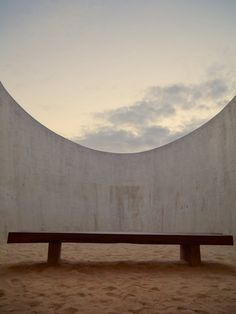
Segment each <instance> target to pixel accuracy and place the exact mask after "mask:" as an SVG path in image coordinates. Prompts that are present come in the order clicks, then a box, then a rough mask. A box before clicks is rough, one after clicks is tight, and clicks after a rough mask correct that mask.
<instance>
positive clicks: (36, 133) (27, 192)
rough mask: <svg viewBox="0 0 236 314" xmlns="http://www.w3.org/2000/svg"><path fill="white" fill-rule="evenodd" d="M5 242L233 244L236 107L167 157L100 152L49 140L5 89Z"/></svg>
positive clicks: (161, 152) (1, 95)
mask: <svg viewBox="0 0 236 314" xmlns="http://www.w3.org/2000/svg"><path fill="white" fill-rule="evenodd" d="M0 217H1V219H0V237H1V240H2V241H5V240H6V235H7V232H8V231H58V232H59V231H71V232H72V231H143V232H225V233H232V234H234V235H236V97H235V98H234V99H233V100H232V101H231V102H230V103H229V104H228V105H227V106H226V107H225V108H224V109H223V110H222V111H221V112H220V113H219V114H218V115H217V116H215V117H214V118H213V119H212V120H210V121H209V122H208V123H206V124H205V125H203V126H202V127H200V128H199V129H197V130H195V131H194V132H192V133H190V134H189V135H187V136H185V137H183V138H181V139H179V140H177V141H175V142H172V143H170V144H168V145H165V146H163V147H160V148H157V149H153V150H150V151H146V152H142V153H135V154H114V153H105V152H99V151H96V150H92V149H88V148H86V147H83V146H80V145H78V144H75V143H73V142H71V141H69V140H66V139H64V138H62V137H61V136H58V135H57V134H55V133H53V132H52V131H50V130H48V129H47V128H45V127H44V126H42V125H41V124H40V123H38V122H37V121H36V120H34V119H33V118H32V117H31V116H30V115H28V114H27V113H26V112H25V111H24V110H23V109H22V108H21V107H20V106H19V105H18V104H17V103H16V102H15V101H14V100H13V99H12V97H11V96H10V95H9V94H8V93H7V92H6V90H5V89H4V88H3V86H2V85H0Z"/></svg>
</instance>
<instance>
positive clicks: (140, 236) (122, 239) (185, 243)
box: [7, 232, 233, 266]
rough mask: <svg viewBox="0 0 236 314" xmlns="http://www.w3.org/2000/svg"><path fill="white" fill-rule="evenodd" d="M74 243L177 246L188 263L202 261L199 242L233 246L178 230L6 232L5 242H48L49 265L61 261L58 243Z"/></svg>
mask: <svg viewBox="0 0 236 314" xmlns="http://www.w3.org/2000/svg"><path fill="white" fill-rule="evenodd" d="M63 242H71V243H73V242H76V243H133V244H168V245H169V244H172V245H180V259H181V260H184V261H186V262H187V263H188V264H189V265H191V266H196V265H199V264H200V263H201V254H200V245H233V237H232V236H231V235H223V234H220V233H214V234H180V233H175V234H174V233H168V234H167V233H98V232H89V233H86V232H83V233H82V232H80V233H52V232H9V234H8V241H7V243H48V244H49V245H48V260H47V262H48V264H49V265H57V264H58V263H59V261H60V255H61V244H62V243H63Z"/></svg>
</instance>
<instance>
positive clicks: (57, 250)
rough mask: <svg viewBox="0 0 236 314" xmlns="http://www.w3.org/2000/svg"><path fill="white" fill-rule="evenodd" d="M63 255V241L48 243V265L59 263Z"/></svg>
mask: <svg viewBox="0 0 236 314" xmlns="http://www.w3.org/2000/svg"><path fill="white" fill-rule="evenodd" d="M60 256H61V242H49V243H48V261H47V263H48V265H52V266H53V265H57V264H58V263H59V261H60Z"/></svg>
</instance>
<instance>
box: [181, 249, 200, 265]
mask: <svg viewBox="0 0 236 314" xmlns="http://www.w3.org/2000/svg"><path fill="white" fill-rule="evenodd" d="M180 259H181V260H184V261H186V262H187V263H188V264H189V265H190V266H197V265H200V264H201V253H200V245H199V244H194V245H191V244H183V245H180Z"/></svg>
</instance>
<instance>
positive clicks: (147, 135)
mask: <svg viewBox="0 0 236 314" xmlns="http://www.w3.org/2000/svg"><path fill="white" fill-rule="evenodd" d="M212 73H213V70H212ZM233 92H235V90H234V85H233V84H232V82H231V81H227V80H226V79H225V78H211V79H208V80H205V81H204V82H202V83H199V84H189V85H187V84H182V83H179V84H172V85H168V86H151V87H149V88H148V89H147V90H146V93H145V95H144V97H143V99H141V100H140V101H137V102H135V103H134V104H132V105H130V106H123V107H120V108H117V109H114V110H108V111H104V112H99V113H95V114H94V119H95V121H99V122H100V126H98V127H96V128H95V129H94V130H86V129H85V131H84V133H83V134H82V135H81V136H78V137H75V138H73V140H74V141H76V142H78V143H80V144H82V145H85V146H88V147H91V148H94V149H99V150H105V151H112V152H137V151H143V150H147V149H152V148H154V147H158V146H161V145H164V144H167V143H169V142H171V141H173V140H175V139H177V138H179V137H181V136H183V135H185V134H187V133H189V132H191V131H192V130H194V129H196V128H197V127H199V126H200V125H201V124H203V123H204V122H206V121H207V120H209V119H210V118H211V117H212V116H214V115H215V114H216V113H217V112H218V111H219V110H220V109H221V108H222V107H223V106H224V105H225V104H226V103H227V102H228V101H229V100H230V98H232V97H233Z"/></svg>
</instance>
